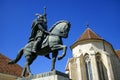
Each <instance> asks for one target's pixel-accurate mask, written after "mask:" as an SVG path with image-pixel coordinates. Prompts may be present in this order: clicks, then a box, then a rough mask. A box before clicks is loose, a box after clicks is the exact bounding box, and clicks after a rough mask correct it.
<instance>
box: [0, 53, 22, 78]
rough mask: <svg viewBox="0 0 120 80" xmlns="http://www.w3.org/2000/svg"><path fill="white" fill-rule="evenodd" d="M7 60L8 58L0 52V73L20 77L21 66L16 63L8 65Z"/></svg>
mask: <svg viewBox="0 0 120 80" xmlns="http://www.w3.org/2000/svg"><path fill="white" fill-rule="evenodd" d="M9 61H10V59H9V58H7V57H6V56H4V55H3V54H1V53H0V73H3V74H9V75H14V76H18V77H20V75H21V72H22V67H20V66H19V65H18V64H13V65H8V62H9Z"/></svg>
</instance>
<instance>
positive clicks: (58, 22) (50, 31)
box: [49, 20, 69, 32]
mask: <svg viewBox="0 0 120 80" xmlns="http://www.w3.org/2000/svg"><path fill="white" fill-rule="evenodd" d="M62 22H66V23H69V22H68V21H66V20H60V21H57V22H56V23H55V24H53V26H52V27H51V28H50V30H49V31H50V32H51V31H52V30H53V29H54V28H55V26H56V25H58V24H59V23H62Z"/></svg>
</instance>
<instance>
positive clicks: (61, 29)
mask: <svg viewBox="0 0 120 80" xmlns="http://www.w3.org/2000/svg"><path fill="white" fill-rule="evenodd" d="M69 30H70V23H69V22H68V21H65V20H63V21H58V22H56V23H55V24H54V25H53V27H52V28H51V29H50V32H51V33H52V34H55V35H48V36H47V37H46V39H45V40H44V41H43V43H42V46H41V47H39V49H38V51H37V52H36V53H33V52H32V46H33V43H34V41H31V42H29V43H28V44H27V45H26V46H25V47H24V48H22V49H21V50H20V51H19V53H18V55H17V57H16V59H14V60H12V61H10V62H9V63H8V64H14V63H17V62H18V61H19V60H20V58H21V57H22V55H23V54H24V55H25V58H26V63H25V66H24V68H23V71H22V74H21V77H24V76H25V73H26V72H28V73H29V76H31V75H32V73H31V71H30V65H31V64H32V62H33V61H34V60H35V59H36V57H37V56H38V55H40V56H46V57H48V58H49V54H50V53H52V67H51V71H53V70H54V69H55V62H56V58H57V56H58V51H59V50H63V53H62V55H61V56H58V60H61V59H62V58H63V57H64V56H65V55H66V50H67V47H66V46H65V45H63V43H62V38H67V37H68V33H69Z"/></svg>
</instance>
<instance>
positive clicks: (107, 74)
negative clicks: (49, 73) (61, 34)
mask: <svg viewBox="0 0 120 80" xmlns="http://www.w3.org/2000/svg"><path fill="white" fill-rule="evenodd" d="M71 50H72V54H73V57H72V58H69V60H68V62H67V65H66V73H68V74H69V77H70V79H72V80H120V76H119V74H120V59H119V58H118V56H117V54H116V52H115V50H114V49H113V47H112V45H111V44H110V43H109V42H107V41H106V40H104V39H102V38H101V37H100V36H98V35H97V34H96V33H95V32H93V31H92V30H91V29H90V28H87V29H86V30H85V32H84V33H83V34H82V35H81V37H80V38H79V39H78V40H77V41H76V42H75V43H74V44H73V45H71Z"/></svg>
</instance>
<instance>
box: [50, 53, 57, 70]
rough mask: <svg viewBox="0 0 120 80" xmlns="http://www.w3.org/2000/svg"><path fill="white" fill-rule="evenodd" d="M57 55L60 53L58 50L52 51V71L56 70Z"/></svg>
mask: <svg viewBox="0 0 120 80" xmlns="http://www.w3.org/2000/svg"><path fill="white" fill-rule="evenodd" d="M57 55H58V51H54V52H52V66H51V71H53V70H55V62H56V57H57Z"/></svg>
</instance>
